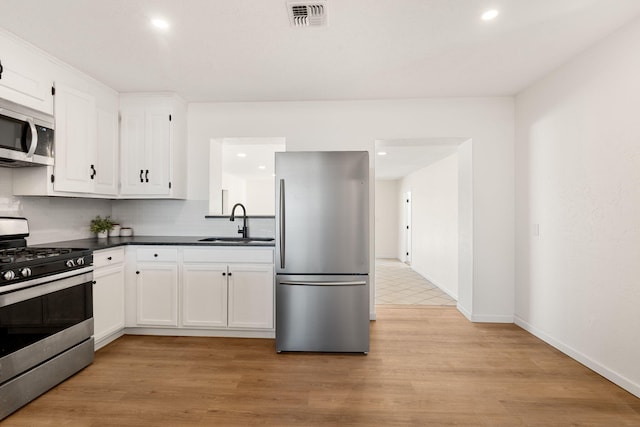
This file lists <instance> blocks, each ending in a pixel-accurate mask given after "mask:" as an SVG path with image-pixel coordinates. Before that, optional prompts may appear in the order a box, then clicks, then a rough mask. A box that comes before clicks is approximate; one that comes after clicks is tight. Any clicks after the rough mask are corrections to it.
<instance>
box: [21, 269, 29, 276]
mask: <svg viewBox="0 0 640 427" xmlns="http://www.w3.org/2000/svg"><path fill="white" fill-rule="evenodd" d="M20 274H21V275H22V277H29V276H31V269H30V268H29V267H25V268H23V269H21V270H20Z"/></svg>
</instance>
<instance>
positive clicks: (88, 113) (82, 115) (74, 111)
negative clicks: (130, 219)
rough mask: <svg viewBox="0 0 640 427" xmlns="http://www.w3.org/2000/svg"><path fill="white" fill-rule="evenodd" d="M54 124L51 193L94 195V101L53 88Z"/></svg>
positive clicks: (86, 96)
mask: <svg viewBox="0 0 640 427" xmlns="http://www.w3.org/2000/svg"><path fill="white" fill-rule="evenodd" d="M55 121H56V128H55V135H56V139H55V142H56V145H55V182H54V189H55V190H57V191H70V192H76V193H91V192H93V189H94V183H95V177H96V174H97V170H96V163H95V159H96V148H97V147H96V145H97V141H98V139H97V137H98V132H97V110H96V100H95V98H94V97H93V96H91V95H89V94H87V93H85V92H81V91H79V90H76V89H73V88H71V87H67V86H64V85H56V95H55Z"/></svg>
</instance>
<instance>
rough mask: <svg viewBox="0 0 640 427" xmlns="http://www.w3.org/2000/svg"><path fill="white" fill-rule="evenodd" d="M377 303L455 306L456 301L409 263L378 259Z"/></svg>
mask: <svg viewBox="0 0 640 427" xmlns="http://www.w3.org/2000/svg"><path fill="white" fill-rule="evenodd" d="M376 304H409V305H431V306H455V305H456V301H455V300H454V299H453V298H451V297H450V296H449V295H447V294H446V293H445V292H443V291H442V290H440V288H438V287H437V286H435V285H434V284H433V283H431V282H429V281H428V280H427V279H425V278H424V277H422V276H421V275H419V274H418V273H416V272H415V271H413V270H412V269H411V267H409V266H408V265H407V264H405V263H403V262H400V261H399V260H397V259H392V258H378V259H376Z"/></svg>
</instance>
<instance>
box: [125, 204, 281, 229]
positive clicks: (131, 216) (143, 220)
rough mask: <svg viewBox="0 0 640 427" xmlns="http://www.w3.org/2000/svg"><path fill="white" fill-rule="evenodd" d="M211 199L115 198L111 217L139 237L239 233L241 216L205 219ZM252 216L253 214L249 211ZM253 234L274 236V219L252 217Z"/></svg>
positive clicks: (250, 222) (250, 227) (250, 225)
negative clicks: (230, 219)
mask: <svg viewBox="0 0 640 427" xmlns="http://www.w3.org/2000/svg"><path fill="white" fill-rule="evenodd" d="M208 209H209V201H208V200H115V201H113V206H112V217H113V219H114V220H116V221H117V222H118V223H119V224H120V225H121V226H123V227H131V228H133V232H134V234H135V235H138V236H237V235H238V234H237V230H238V226H241V225H242V218H241V217H240V218H238V219H236V220H235V221H234V222H231V221H229V219H228V218H205V215H206V213H207V212H208ZM249 216H251V215H250V214H249ZM248 225H249V233H250V235H251V236H253V237H273V236H274V235H275V220H274V219H273V218H252V219H249V224H248Z"/></svg>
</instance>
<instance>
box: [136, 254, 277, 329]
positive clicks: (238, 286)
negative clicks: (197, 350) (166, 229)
mask: <svg viewBox="0 0 640 427" xmlns="http://www.w3.org/2000/svg"><path fill="white" fill-rule="evenodd" d="M128 251H132V252H128V254H129V255H128V260H129V261H130V262H131V263H132V264H131V267H130V269H129V271H130V273H129V274H130V276H129V280H128V285H127V286H128V287H129V290H128V291H127V296H126V298H127V322H126V326H127V328H129V329H128V330H129V331H130V332H133V333H152V334H153V333H158V334H163V333H164V334H166V333H167V332H166V330H167V328H168V329H172V331H171V334H172V335H181V334H186V335H198V334H205V335H217V334H219V335H224V336H264V337H266V336H273V328H274V276H273V248H271V247H267V248H265V247H219V246H216V247H193V246H138V247H130V249H128ZM163 329H164V330H165V332H163ZM181 330H182V331H183V332H180V331H181Z"/></svg>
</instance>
